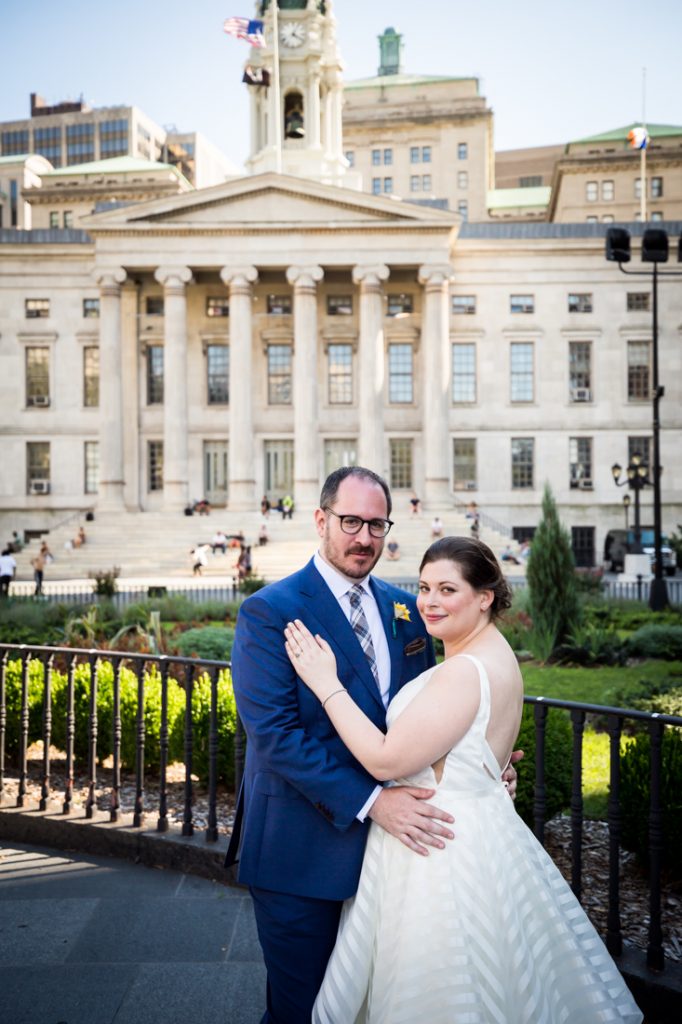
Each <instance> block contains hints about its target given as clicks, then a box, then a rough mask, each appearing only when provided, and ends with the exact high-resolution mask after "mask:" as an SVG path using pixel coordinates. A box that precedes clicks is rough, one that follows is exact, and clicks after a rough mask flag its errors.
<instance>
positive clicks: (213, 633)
mask: <svg viewBox="0 0 682 1024" xmlns="http://www.w3.org/2000/svg"><path fill="white" fill-rule="evenodd" d="M233 641H234V629H230V628H229V627H227V626H198V627H197V628H196V629H188V630H186V632H184V633H181V634H180V636H179V637H177V638H176V639H175V641H174V647H175V650H176V651H177V653H178V654H181V655H182V656H183V657H185V658H203V659H206V660H207V661H229V659H230V655H231V653H232V643H233Z"/></svg>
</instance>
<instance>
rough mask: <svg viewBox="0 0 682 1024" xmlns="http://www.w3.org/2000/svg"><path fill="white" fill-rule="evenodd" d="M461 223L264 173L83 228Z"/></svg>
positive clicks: (122, 211)
mask: <svg viewBox="0 0 682 1024" xmlns="http://www.w3.org/2000/svg"><path fill="white" fill-rule="evenodd" d="M458 222H459V217H458V216H457V214H453V213H451V212H450V211H443V210H440V209H434V208H432V207H426V206H416V205H413V204H410V203H405V202H403V201H402V200H400V199H393V198H390V197H384V196H373V195H368V194H367V193H365V192H359V191H355V190H354V189H349V188H340V187H338V186H335V185H324V184H321V183H319V182H315V181H310V180H308V179H304V178H295V177H291V176H288V175H283V174H262V175H254V176H251V177H244V178H237V179H232V180H231V181H227V182H224V183H223V184H221V185H216V186H213V187H212V188H206V189H198V190H196V191H193V192H189V193H185V194H182V195H177V196H170V197H168V198H164V199H156V200H152V201H149V202H144V203H137V204H133V205H130V206H125V207H120V208H118V209H116V210H110V211H108V212H107V213H101V214H93V215H91V216H90V217H88V218H87V219H85V220H84V221H83V227H84V228H85V229H86V230H88V231H90V232H92V234H94V235H96V234H97V233H98V231H108V230H116V231H121V230H123V231H126V230H128V231H131V232H140V231H142V232H144V231H145V230H151V229H154V230H159V229H160V228H161V229H162V230H163V229H165V230H169V231H172V230H173V228H177V229H182V230H183V231H186V230H187V229H191V228H193V227H195V228H196V229H197V230H202V229H203V230H205V229H207V228H213V229H220V228H224V229H227V230H229V229H230V228H238V227H240V226H244V225H249V226H250V227H252V228H259V227H262V228H270V229H275V228H276V227H277V228H279V229H282V228H285V227H287V226H295V227H296V228H297V229H298V230H306V228H308V229H310V230H314V229H315V228H318V227H324V228H329V227H330V225H333V224H338V225H339V226H341V225H345V226H350V225H355V226H358V227H359V226H363V225H364V226H370V225H375V226H379V225H381V224H386V225H388V224H393V225H395V224H401V223H402V224H403V225H405V226H408V225H411V226H414V227H417V226H419V225H427V224H428V225H438V226H439V227H442V228H444V229H447V228H449V227H452V226H453V225H455V224H457V223H458Z"/></svg>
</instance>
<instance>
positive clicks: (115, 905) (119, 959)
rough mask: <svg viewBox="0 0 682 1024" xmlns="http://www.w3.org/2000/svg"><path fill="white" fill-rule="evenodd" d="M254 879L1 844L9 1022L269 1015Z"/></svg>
mask: <svg viewBox="0 0 682 1024" xmlns="http://www.w3.org/2000/svg"><path fill="white" fill-rule="evenodd" d="M264 1003H265V969H264V967H263V961H262V957H261V952H260V947H259V945H258V939H257V936H256V927H255V922H254V918H253V912H252V909H251V901H250V898H249V896H248V893H246V892H245V891H244V890H241V889H233V888H229V887H227V886H222V885H219V884H218V883H216V882H211V881H207V880H205V879H203V878H197V877H194V876H192V875H184V874H180V873H178V872H175V871H165V870H156V869H154V868H147V867H142V866H139V865H136V864H131V863H129V862H127V861H122V860H114V859H110V858H107V857H97V856H90V855H81V854H73V853H61V852H55V851H53V850H49V849H46V848H44V847H37V846H27V845H25V844H23V843H14V842H4V843H3V844H1V845H0V1021H2V1024H187V1022H190V1024H192V1022H196V1024H258V1021H259V1020H260V1018H261V1015H262V1013H263V1010H264Z"/></svg>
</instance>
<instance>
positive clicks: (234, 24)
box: [223, 18, 265, 46]
mask: <svg viewBox="0 0 682 1024" xmlns="http://www.w3.org/2000/svg"><path fill="white" fill-rule="evenodd" d="M223 28H224V29H225V31H226V32H227V34H228V36H234V37H235V38H236V39H245V40H246V42H247V43H251V45H252V46H265V36H264V35H263V22H262V21H253V20H251V18H228V19H227V20H226V21H225V23H224V25H223Z"/></svg>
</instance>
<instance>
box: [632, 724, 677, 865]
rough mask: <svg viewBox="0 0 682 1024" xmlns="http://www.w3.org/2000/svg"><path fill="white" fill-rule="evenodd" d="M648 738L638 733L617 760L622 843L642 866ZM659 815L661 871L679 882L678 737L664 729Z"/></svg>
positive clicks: (646, 837)
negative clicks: (618, 764)
mask: <svg viewBox="0 0 682 1024" xmlns="http://www.w3.org/2000/svg"><path fill="white" fill-rule="evenodd" d="M650 753H651V738H650V736H649V735H648V734H646V733H640V734H639V735H638V736H636V737H635V739H633V740H632V741H631V742H630V743H628V745H627V748H626V750H625V752H624V753H623V754H621V759H620V806H621V813H622V815H623V819H622V822H623V830H622V843H623V846H624V847H625V849H626V850H632V851H633V852H634V853H635V854H636V855H637V857H638V859H639V860H640V861H641V863H642V864H644V865H648V862H649V848H648V843H649V801H650V785H649V783H650ZM661 762H662V763H661V813H662V820H663V837H664V842H663V854H662V857H663V860H662V864H663V867H664V868H667V869H671V870H672V871H673V873H674V880H677V881H679V880H680V878H682V735H680V732H679V730H677V729H666V730H665V732H664V733H663V744H662V750H661Z"/></svg>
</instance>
